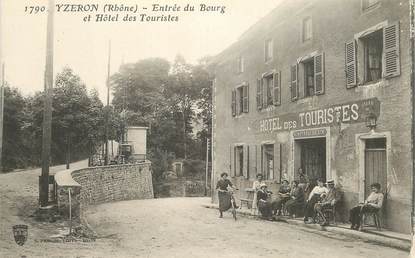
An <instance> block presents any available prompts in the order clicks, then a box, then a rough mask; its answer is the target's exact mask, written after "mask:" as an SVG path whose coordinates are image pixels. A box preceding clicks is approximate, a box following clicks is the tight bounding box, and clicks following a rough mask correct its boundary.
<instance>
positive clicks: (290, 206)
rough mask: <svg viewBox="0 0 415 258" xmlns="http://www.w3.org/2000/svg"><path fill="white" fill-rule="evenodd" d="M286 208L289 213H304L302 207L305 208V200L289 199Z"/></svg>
mask: <svg viewBox="0 0 415 258" xmlns="http://www.w3.org/2000/svg"><path fill="white" fill-rule="evenodd" d="M285 208H286V209H287V211H288V214H290V215H296V216H298V215H300V213H302V212H301V211H302V209H304V201H297V200H294V199H291V200H288V201H287V202H286V203H285Z"/></svg>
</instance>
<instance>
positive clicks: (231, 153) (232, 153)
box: [229, 145, 236, 177]
mask: <svg viewBox="0 0 415 258" xmlns="http://www.w3.org/2000/svg"><path fill="white" fill-rule="evenodd" d="M229 163H230V165H229V170H230V171H229V176H230V177H234V176H235V170H236V168H235V165H236V164H235V147H234V146H233V145H229Z"/></svg>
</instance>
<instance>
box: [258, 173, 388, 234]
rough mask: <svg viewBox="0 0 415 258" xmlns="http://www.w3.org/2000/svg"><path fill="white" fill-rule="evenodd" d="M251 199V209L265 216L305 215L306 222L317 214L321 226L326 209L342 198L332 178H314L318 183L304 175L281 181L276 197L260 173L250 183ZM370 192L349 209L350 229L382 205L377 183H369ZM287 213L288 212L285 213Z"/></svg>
mask: <svg viewBox="0 0 415 258" xmlns="http://www.w3.org/2000/svg"><path fill="white" fill-rule="evenodd" d="M253 188H254V200H253V205H252V212H253V213H254V214H255V213H256V211H257V210H259V212H260V213H261V216H262V217H263V218H264V219H268V220H273V219H274V215H284V213H285V215H289V216H291V217H298V216H301V215H302V214H304V222H305V223H314V221H315V220H314V218H315V217H316V216H317V215H319V217H320V218H321V220H320V222H321V225H322V226H326V225H328V223H329V220H328V218H327V216H326V213H325V211H326V210H327V209H331V208H332V207H333V206H335V205H336V204H337V203H338V202H339V201H340V200H341V192H340V191H339V190H338V189H337V188H336V187H335V183H334V180H327V182H326V183H324V181H323V180H322V179H317V184H316V185H314V184H313V183H312V182H308V180H307V179H306V178H305V176H304V175H303V174H300V180H294V181H292V183H291V186H290V183H289V182H288V180H282V182H281V186H280V188H279V190H278V193H277V195H276V196H273V194H272V192H271V191H268V189H267V185H266V184H265V182H264V181H263V176H262V175H261V174H258V175H257V180H256V181H255V182H254V184H253ZM371 189H372V193H371V194H370V195H369V197H368V198H367V199H366V201H365V202H364V203H361V204H359V205H357V206H356V207H354V208H352V209H351V210H350V222H351V224H352V225H351V228H352V229H359V227H360V223H361V218H362V215H363V214H364V213H367V212H374V211H376V210H377V209H380V208H381V207H382V203H383V194H382V193H381V192H380V189H381V187H380V184H378V183H374V184H372V185H371ZM287 213H288V214H287Z"/></svg>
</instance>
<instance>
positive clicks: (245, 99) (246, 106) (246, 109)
mask: <svg viewBox="0 0 415 258" xmlns="http://www.w3.org/2000/svg"><path fill="white" fill-rule="evenodd" d="M248 87H249V86H248V85H245V86H243V87H242V96H243V100H242V101H243V103H242V106H243V112H244V113H248V112H249V99H248V98H249V88H248Z"/></svg>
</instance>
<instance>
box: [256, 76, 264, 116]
mask: <svg viewBox="0 0 415 258" xmlns="http://www.w3.org/2000/svg"><path fill="white" fill-rule="evenodd" d="M262 86H263V85H262V79H258V80H257V85H256V104H257V108H258V110H261V109H262V106H263V105H262V100H263V98H262V94H263V90H262V88H263V87H262Z"/></svg>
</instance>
